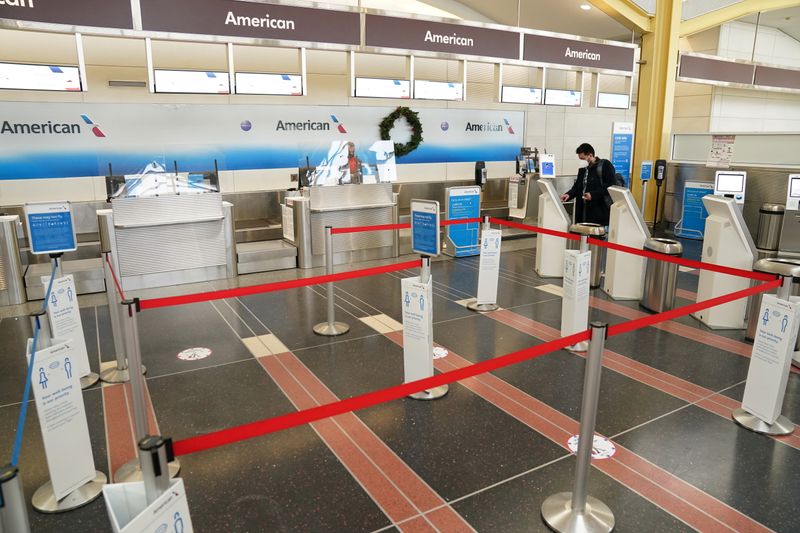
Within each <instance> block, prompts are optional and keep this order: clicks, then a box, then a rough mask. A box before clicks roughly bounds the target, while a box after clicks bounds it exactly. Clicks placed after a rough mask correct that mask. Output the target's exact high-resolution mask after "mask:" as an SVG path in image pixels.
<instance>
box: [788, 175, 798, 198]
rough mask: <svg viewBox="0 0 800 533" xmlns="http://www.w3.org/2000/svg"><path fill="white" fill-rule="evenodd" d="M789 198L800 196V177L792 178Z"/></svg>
mask: <svg viewBox="0 0 800 533" xmlns="http://www.w3.org/2000/svg"><path fill="white" fill-rule="evenodd" d="M789 198H800V178H792V183H791V184H790V185H789Z"/></svg>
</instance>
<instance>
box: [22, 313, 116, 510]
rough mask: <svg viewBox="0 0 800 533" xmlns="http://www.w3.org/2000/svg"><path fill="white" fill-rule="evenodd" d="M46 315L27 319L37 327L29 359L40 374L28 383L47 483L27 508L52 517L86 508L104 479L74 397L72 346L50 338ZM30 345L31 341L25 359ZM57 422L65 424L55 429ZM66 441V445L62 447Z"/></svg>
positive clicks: (77, 398)
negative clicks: (35, 340)
mask: <svg viewBox="0 0 800 533" xmlns="http://www.w3.org/2000/svg"><path fill="white" fill-rule="evenodd" d="M45 315H46V311H38V312H36V313H32V314H31V321H32V322H33V327H34V330H35V329H36V327H37V326H36V325H37V323H38V328H39V337H38V341H37V347H36V356H35V359H34V363H35V365H36V366H39V371H38V373H34V374H33V375H32V376H31V379H32V380H33V383H32V386H33V390H34V398H35V401H36V409H37V412H38V413H39V423H40V425H42V438H43V440H44V443H45V456H46V457H47V466H48V470H49V472H50V480H49V481H48V482H47V483H45V484H44V485H42V486H41V487H39V488H38V489H37V490H36V492H35V493H34V494H33V498H32V500H31V504H32V505H33V508H34V509H36V510H37V511H39V512H40V513H47V514H52V513H63V512H66V511H71V510H73V509H77V508H78V507H83V506H84V505H86V504H88V503H91V502H92V501H94V500H95V499H97V498H98V497H99V496H100V494H101V493H102V490H103V485H105V484H106V481H107V479H106V475H105V474H103V473H102V472H99V471H97V470H95V469H94V458H93V457H92V450H91V442H90V440H89V429H88V426H87V424H86V413H85V411H84V407H83V396H82V395H81V393H80V392H78V391H79V390H80V387H79V386H78V384H79V381H78V377H77V375H75V374H73V373H72V370H71V368H72V367H71V363H70V361H69V355H70V353H71V347H70V342H71V341H66V342H64V341H61V340H60V339H53V338H52V336H51V333H50V324H49V320H47V319H46V317H45ZM32 344H33V340H32V339H30V340H29V341H28V349H27V353H28V354H30V353H31V350H32ZM73 357H74V356H73ZM40 365H41V366H40ZM48 413H49V414H48ZM69 417H71V419H69V420H67V419H68V418H69ZM62 420H63V421H65V422H64V423H63V424H60V422H61V421H62ZM81 422H82V424H81ZM76 424H78V425H76ZM65 438H66V439H68V440H69V441H70V442H65ZM78 441H80V442H78ZM74 444H77V445H78V446H75V445H74ZM87 450H88V453H87ZM54 474H57V477H58V479H57V481H58V483H57V485H56V484H54V482H53V479H55V478H54ZM81 481H83V482H82V483H81ZM74 484H77V485H78V486H77V487H76V488H74V489H72V490H69V489H65V488H64V487H65V486H69V485H74ZM65 492H66V493H65Z"/></svg>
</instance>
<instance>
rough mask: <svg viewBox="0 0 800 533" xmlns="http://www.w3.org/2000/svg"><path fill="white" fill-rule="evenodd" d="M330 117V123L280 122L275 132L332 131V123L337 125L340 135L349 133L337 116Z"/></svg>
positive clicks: (309, 121) (310, 121)
mask: <svg viewBox="0 0 800 533" xmlns="http://www.w3.org/2000/svg"><path fill="white" fill-rule="evenodd" d="M330 117H331V121H330V122H327V121H326V122H323V121H315V120H301V121H289V120H279V121H278V124H276V125H275V131H330V130H331V122H333V123H334V124H335V125H336V129H337V130H338V131H339V133H347V129H345V127H344V124H342V122H341V121H340V120H339V118H338V117H337V116H336V115H330Z"/></svg>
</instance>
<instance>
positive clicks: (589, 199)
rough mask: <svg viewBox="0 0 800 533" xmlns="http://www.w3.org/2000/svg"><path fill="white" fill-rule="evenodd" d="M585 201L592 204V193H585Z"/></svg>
mask: <svg viewBox="0 0 800 533" xmlns="http://www.w3.org/2000/svg"><path fill="white" fill-rule="evenodd" d="M583 199H584V200H585V201H587V202H591V201H592V193H590V192H585V193H583Z"/></svg>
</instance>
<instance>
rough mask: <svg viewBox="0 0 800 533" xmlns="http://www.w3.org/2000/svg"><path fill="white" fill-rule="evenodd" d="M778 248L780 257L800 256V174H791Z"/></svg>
mask: <svg viewBox="0 0 800 533" xmlns="http://www.w3.org/2000/svg"><path fill="white" fill-rule="evenodd" d="M778 250H779V251H778V255H779V256H780V257H793V258H800V174H789V182H788V184H787V187H786V210H785V211H784V214H783V227H782V228H781V240H780V244H779V245H778Z"/></svg>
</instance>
